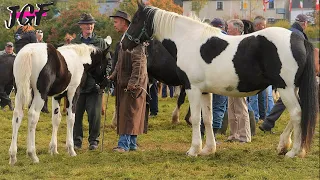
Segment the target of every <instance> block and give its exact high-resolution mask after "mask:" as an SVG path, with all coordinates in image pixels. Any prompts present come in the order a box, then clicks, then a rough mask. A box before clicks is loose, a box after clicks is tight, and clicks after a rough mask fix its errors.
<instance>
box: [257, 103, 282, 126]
mask: <svg viewBox="0 0 320 180" xmlns="http://www.w3.org/2000/svg"><path fill="white" fill-rule="evenodd" d="M285 109H286V106H285V105H284V104H283V102H282V100H281V98H279V99H278V101H277V102H276V103H275V104H274V106H273V108H272V110H271V112H270V114H269V116H267V117H266V119H265V120H264V121H263V124H262V127H263V128H264V129H266V130H269V129H272V128H273V127H274V125H275V123H276V121H277V120H278V119H279V117H280V116H281V114H282V113H283V111H284V110H285Z"/></svg>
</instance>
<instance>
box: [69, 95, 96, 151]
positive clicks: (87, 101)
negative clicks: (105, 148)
mask: <svg viewBox="0 0 320 180" xmlns="http://www.w3.org/2000/svg"><path fill="white" fill-rule="evenodd" d="M101 104H102V93H98V92H93V93H81V94H80V96H79V99H78V103H77V109H76V116H75V122H74V129H73V138H74V139H73V140H74V144H75V145H77V146H81V145H82V139H83V124H82V121H83V114H84V112H85V111H86V112H87V114H88V122H89V137H88V141H89V143H90V145H91V144H96V145H97V144H98V143H99V140H98V138H99V136H100V121H101Z"/></svg>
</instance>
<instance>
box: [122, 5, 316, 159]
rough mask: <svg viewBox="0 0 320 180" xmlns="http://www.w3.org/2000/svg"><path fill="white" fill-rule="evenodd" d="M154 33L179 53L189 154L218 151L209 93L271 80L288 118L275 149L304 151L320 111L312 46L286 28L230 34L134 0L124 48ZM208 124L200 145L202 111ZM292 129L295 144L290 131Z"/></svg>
mask: <svg viewBox="0 0 320 180" xmlns="http://www.w3.org/2000/svg"><path fill="white" fill-rule="evenodd" d="M151 36H154V37H155V38H156V39H158V40H159V41H160V42H162V44H163V45H164V46H165V47H166V49H168V50H169V52H170V51H171V52H172V53H171V54H175V56H176V57H177V66H178V68H177V69H178V71H177V73H178V75H179V77H180V79H182V80H183V81H184V83H183V84H185V85H186V91H187V95H188V98H189V102H190V106H191V122H192V144H191V148H190V149H189V150H188V155H189V156H197V155H199V154H200V155H209V154H212V153H214V152H215V151H216V142H215V139H214V135H213V131H212V112H211V111H212V103H211V101H212V97H211V94H210V93H208V92H213V93H216V94H221V95H226V96H235V97H243V96H251V95H254V94H256V93H258V92H259V91H261V90H263V89H265V88H266V87H267V86H269V85H273V86H275V87H277V88H278V90H279V92H280V94H281V97H282V100H283V102H284V103H285V105H286V107H287V109H288V111H289V113H290V121H289V123H288V125H287V127H286V128H285V130H284V132H283V133H282V134H281V136H280V142H279V145H278V148H277V149H278V152H279V154H284V153H285V155H286V156H288V157H295V156H297V155H300V156H304V155H305V152H306V150H307V149H308V148H310V144H311V141H312V137H313V134H314V130H315V124H316V117H317V115H318V87H317V85H316V78H315V76H316V74H315V68H314V62H313V61H314V58H313V46H312V44H311V43H309V42H308V41H305V40H304V39H302V38H300V37H299V36H298V35H296V34H294V33H292V32H291V31H289V30H287V29H284V28H277V27H271V28H267V29H264V30H261V31H258V32H254V33H251V34H247V35H242V36H228V35H224V34H222V33H221V31H220V30H218V29H217V28H214V27H212V26H210V25H208V24H205V23H202V22H199V21H198V20H194V19H191V18H188V17H184V16H181V15H178V14H176V13H172V12H167V11H164V10H161V9H158V8H155V7H148V6H147V7H146V6H144V5H143V4H142V2H141V1H140V2H138V10H137V12H136V13H135V15H134V17H133V19H132V23H131V24H130V26H129V29H128V30H127V32H126V33H125V35H124V37H123V39H122V48H123V49H125V50H126V49H129V50H131V49H133V48H134V47H135V46H137V44H138V43H142V42H144V41H147V40H149V39H150V38H151ZM201 110H202V113H203V119H204V124H205V127H206V137H207V138H206V144H205V146H204V148H202V141H201V135H200V111H201ZM292 129H293V130H294V135H293V138H294V144H293V147H292V149H291V150H290V151H289V152H287V150H288V148H289V147H290V145H291V134H292V133H291V132H292Z"/></svg>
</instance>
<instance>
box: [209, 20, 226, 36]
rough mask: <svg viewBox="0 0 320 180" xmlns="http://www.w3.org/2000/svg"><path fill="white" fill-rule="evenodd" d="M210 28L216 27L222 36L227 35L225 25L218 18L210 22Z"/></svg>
mask: <svg viewBox="0 0 320 180" xmlns="http://www.w3.org/2000/svg"><path fill="white" fill-rule="evenodd" d="M210 24H211V26H213V27H217V28H219V29H221V31H222V33H223V34H227V32H226V23H225V22H224V20H223V19H220V18H214V19H213V20H212V21H211V23H210Z"/></svg>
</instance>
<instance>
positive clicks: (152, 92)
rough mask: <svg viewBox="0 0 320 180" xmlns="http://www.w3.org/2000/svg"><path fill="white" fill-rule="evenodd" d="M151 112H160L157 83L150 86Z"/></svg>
mask: <svg viewBox="0 0 320 180" xmlns="http://www.w3.org/2000/svg"><path fill="white" fill-rule="evenodd" d="M150 96H151V98H152V99H151V100H150V114H151V115H157V114H158V86H157V83H156V82H155V83H153V84H152V86H151V87H150Z"/></svg>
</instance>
